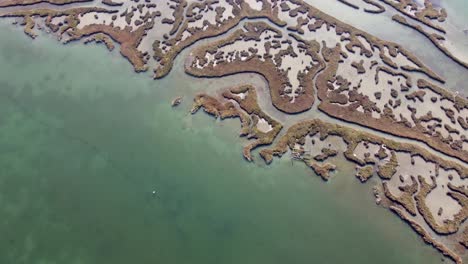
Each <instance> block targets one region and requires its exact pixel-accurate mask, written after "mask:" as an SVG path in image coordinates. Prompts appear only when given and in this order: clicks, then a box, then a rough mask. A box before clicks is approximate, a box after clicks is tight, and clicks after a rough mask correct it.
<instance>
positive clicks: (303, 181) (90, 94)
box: [0, 25, 441, 264]
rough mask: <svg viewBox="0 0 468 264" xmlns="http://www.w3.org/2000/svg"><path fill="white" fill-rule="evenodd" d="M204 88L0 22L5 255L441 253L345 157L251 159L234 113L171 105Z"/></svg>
mask: <svg viewBox="0 0 468 264" xmlns="http://www.w3.org/2000/svg"><path fill="white" fill-rule="evenodd" d="M204 85H205V84H204V83H203V82H202V81H199V80H194V79H192V78H190V77H188V76H185V75H184V76H182V75H180V69H179V70H177V69H174V72H173V73H172V74H171V75H170V76H168V77H167V78H165V79H164V80H161V81H153V80H151V79H150V78H148V77H147V76H144V75H141V74H135V73H133V72H132V70H131V67H130V65H129V64H128V63H127V62H126V61H125V60H123V59H122V58H121V57H120V56H119V55H118V54H109V53H108V52H107V51H106V50H105V49H104V48H103V47H102V46H99V47H97V46H82V45H80V44H77V45H70V46H67V47H64V46H61V45H59V44H57V43H56V42H55V41H54V40H51V39H48V38H44V37H42V38H40V39H38V40H36V41H34V42H32V41H30V40H29V39H28V38H27V37H26V36H24V35H23V34H22V33H21V32H20V31H19V30H17V29H15V30H13V29H12V28H11V27H10V26H5V25H1V26H0V171H1V173H0V216H1V217H0V234H1V237H2V239H0V263H2V264H3V263H7V264H9V263H11V264H17V263H25V264H26V263H27V264H29V263H38V264H52V263H71V264H78V263H80V264H82V263H83V264H84V263H87V264H93V263H113V264H119V263H144V264H145V263H168V264H172V263H204V264H206V263H256V264H258V263H369V264H370V263H388V264H394V263H440V262H441V260H440V258H441V256H440V255H439V254H438V253H437V252H436V251H435V250H434V249H432V248H431V247H429V246H426V245H424V244H423V242H422V241H421V239H420V238H419V237H418V236H416V235H415V234H414V232H413V231H412V230H411V229H410V228H409V227H408V226H406V225H405V224H404V223H403V222H401V221H400V220H399V219H398V218H397V217H396V216H394V215H392V214H391V213H390V212H388V211H387V210H385V209H382V208H378V207H377V206H375V204H374V202H373V200H372V194H371V191H370V186H369V185H361V184H359V183H358V181H357V180H356V179H354V177H353V176H352V173H347V171H348V170H349V171H351V167H343V168H344V169H343V170H342V171H341V172H339V173H338V174H337V175H335V176H334V178H333V180H332V181H331V182H329V183H324V182H322V181H321V180H320V179H319V178H318V177H316V176H313V175H312V172H311V171H310V170H309V169H306V168H305V167H304V166H302V165H301V164H296V165H291V163H290V161H289V160H288V159H283V160H276V161H275V162H274V163H273V164H272V165H271V166H265V165H263V164H262V163H260V162H258V163H247V162H245V161H244V160H243V159H242V156H241V148H242V144H241V143H242V140H240V139H238V122H237V121H235V120H229V121H223V122H217V121H214V120H213V119H212V118H211V117H208V116H207V115H205V114H203V113H199V114H197V115H194V116H191V115H189V114H188V113H187V111H188V109H189V101H190V100H191V98H188V97H186V98H185V101H184V104H183V105H182V106H181V107H180V108H176V109H171V107H170V105H169V103H170V100H171V99H172V98H173V97H174V96H176V95H178V94H180V93H183V92H184V93H185V92H187V91H192V90H196V89H197V87H203V86H204ZM213 89H215V88H213ZM152 190H156V191H157V196H153V195H152Z"/></svg>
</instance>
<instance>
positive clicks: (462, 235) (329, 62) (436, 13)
mask: <svg viewBox="0 0 468 264" xmlns="http://www.w3.org/2000/svg"><path fill="white" fill-rule="evenodd" d="M336 2H337V3H339V4H344V5H346V6H348V7H349V12H361V10H363V11H364V12H366V13H368V15H369V16H383V15H384V14H387V13H389V12H390V14H391V17H392V19H393V20H391V23H392V24H395V26H398V27H404V28H406V29H409V30H413V31H414V33H417V34H421V35H422V36H423V37H425V38H426V39H427V45H434V47H436V48H437V49H438V50H440V52H441V53H442V56H446V57H447V58H449V59H450V60H451V61H452V62H453V63H454V64H457V65H459V66H461V67H463V69H464V70H467V71H468V64H467V62H468V60H467V59H466V58H467V57H468V56H466V54H465V53H463V51H462V50H460V48H459V46H457V42H456V41H455V40H454V39H456V34H458V33H456V32H454V31H453V28H452V27H451V26H450V25H451V24H450V14H448V13H447V11H446V10H445V9H444V8H442V7H440V6H437V5H436V4H434V3H432V2H431V1H429V0H425V1H412V0H398V1H396V0H362V1H361V0H346V1H344V0H337V1H336ZM0 18H2V19H3V20H5V21H10V22H11V23H13V24H17V25H19V26H22V27H23V28H24V32H25V33H26V34H27V35H28V36H30V37H31V38H36V37H38V36H39V34H42V33H40V32H44V33H45V34H51V35H53V36H55V37H57V38H58V40H59V41H61V42H62V43H64V44H66V43H70V42H78V41H81V42H82V43H85V44H86V43H91V42H94V43H102V44H104V45H105V46H106V47H107V49H108V50H109V51H113V50H119V52H120V54H121V55H122V56H123V57H124V58H126V59H127V60H128V61H129V62H130V63H131V64H132V65H133V67H134V69H135V71H136V72H152V74H153V77H154V78H155V79H159V78H163V77H164V76H166V75H167V74H169V72H170V71H171V69H172V67H173V66H174V60H175V59H176V57H177V56H178V55H179V54H181V53H182V52H183V51H185V50H186V49H188V53H187V54H188V55H187V56H186V58H183V59H184V62H185V63H184V67H185V69H184V70H185V72H186V73H187V74H189V75H191V76H194V77H196V78H223V77H225V76H231V75H236V76H245V75H246V74H253V75H258V76H261V78H262V80H263V81H264V83H265V87H267V90H266V91H264V90H261V89H260V87H258V86H256V85H255V84H253V83H250V82H249V80H248V78H238V83H235V84H233V85H232V86H229V87H210V91H208V92H207V91H204V92H203V93H199V94H196V95H193V94H192V95H185V94H184V95H181V96H180V97H176V98H174V99H173V101H172V102H171V104H172V106H177V105H179V104H180V103H181V101H182V98H183V97H182V96H184V97H185V98H187V97H191V98H193V101H194V104H193V107H192V113H193V114H195V113H197V112H198V111H199V110H200V109H203V110H204V111H205V112H207V113H208V114H210V115H212V116H214V117H215V118H220V119H225V118H238V119H239V120H240V126H241V127H240V136H242V137H246V138H247V139H248V140H249V143H248V144H247V145H246V146H245V147H244V149H243V156H244V157H245V159H246V160H247V161H251V162H253V161H256V160H258V158H256V155H255V151H257V150H258V152H259V153H258V154H259V156H260V157H261V159H263V161H264V162H266V163H268V164H269V163H271V162H272V161H273V159H274V158H275V157H282V156H285V155H287V156H290V158H291V159H293V160H297V161H300V162H303V163H304V164H305V165H306V166H308V167H310V168H311V170H312V171H313V172H314V173H315V174H316V175H318V176H320V177H321V178H322V179H323V180H325V181H330V180H332V178H333V173H334V171H336V170H340V164H342V162H337V161H339V160H340V159H341V160H345V161H346V162H350V163H352V164H354V166H355V171H354V175H355V176H356V178H357V181H359V182H362V183H366V182H371V184H373V185H374V188H373V190H374V191H373V192H374V195H375V196H376V198H377V199H376V202H377V203H378V204H380V205H381V206H384V207H386V208H388V209H389V210H391V211H392V212H394V213H395V215H396V216H398V217H400V218H401V219H402V220H403V221H405V222H406V223H407V224H408V225H409V226H411V227H412V228H413V229H414V231H416V232H417V233H418V234H419V235H420V236H421V238H422V239H423V240H424V241H425V242H426V243H428V244H430V245H432V246H433V247H434V248H435V249H437V250H439V251H440V252H441V253H442V254H443V255H444V256H446V257H447V258H449V259H451V260H452V261H454V262H456V263H462V262H463V258H464V257H466V253H465V252H466V249H467V248H468V237H467V234H468V227H467V226H466V224H465V220H466V219H467V217H468V190H467V183H468V182H467V178H468V100H467V98H465V97H463V96H461V95H459V94H458V93H453V92H451V91H450V90H449V89H448V88H449V87H447V80H446V79H445V78H444V76H443V74H441V73H438V72H436V71H435V70H433V69H431V68H430V67H428V66H427V65H426V63H425V62H424V61H423V59H422V58H418V57H417V56H416V55H415V54H413V53H411V52H410V51H409V50H408V49H407V48H405V47H403V46H402V45H400V44H398V39H392V41H389V40H385V39H381V38H379V37H377V36H375V35H372V34H370V33H368V32H366V31H363V30H361V29H359V28H357V27H356V26H354V25H351V24H347V23H344V22H342V21H340V20H339V19H338V18H335V17H333V16H330V15H329V14H327V13H325V12H323V11H321V10H319V9H318V8H316V7H314V6H313V5H311V4H308V2H307V1H302V0H197V1H195V0H158V1H155V0H154V1H152V0H145V1H138V0H131V1H130V0H127V1H123V0H112V1H111V0H102V1H101V0H95V1H93V0H27V1H26V0H10V1H3V2H2V3H0ZM395 22H398V23H395ZM383 30H384V29H383ZM184 100H185V99H184ZM283 158H284V157H283Z"/></svg>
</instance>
